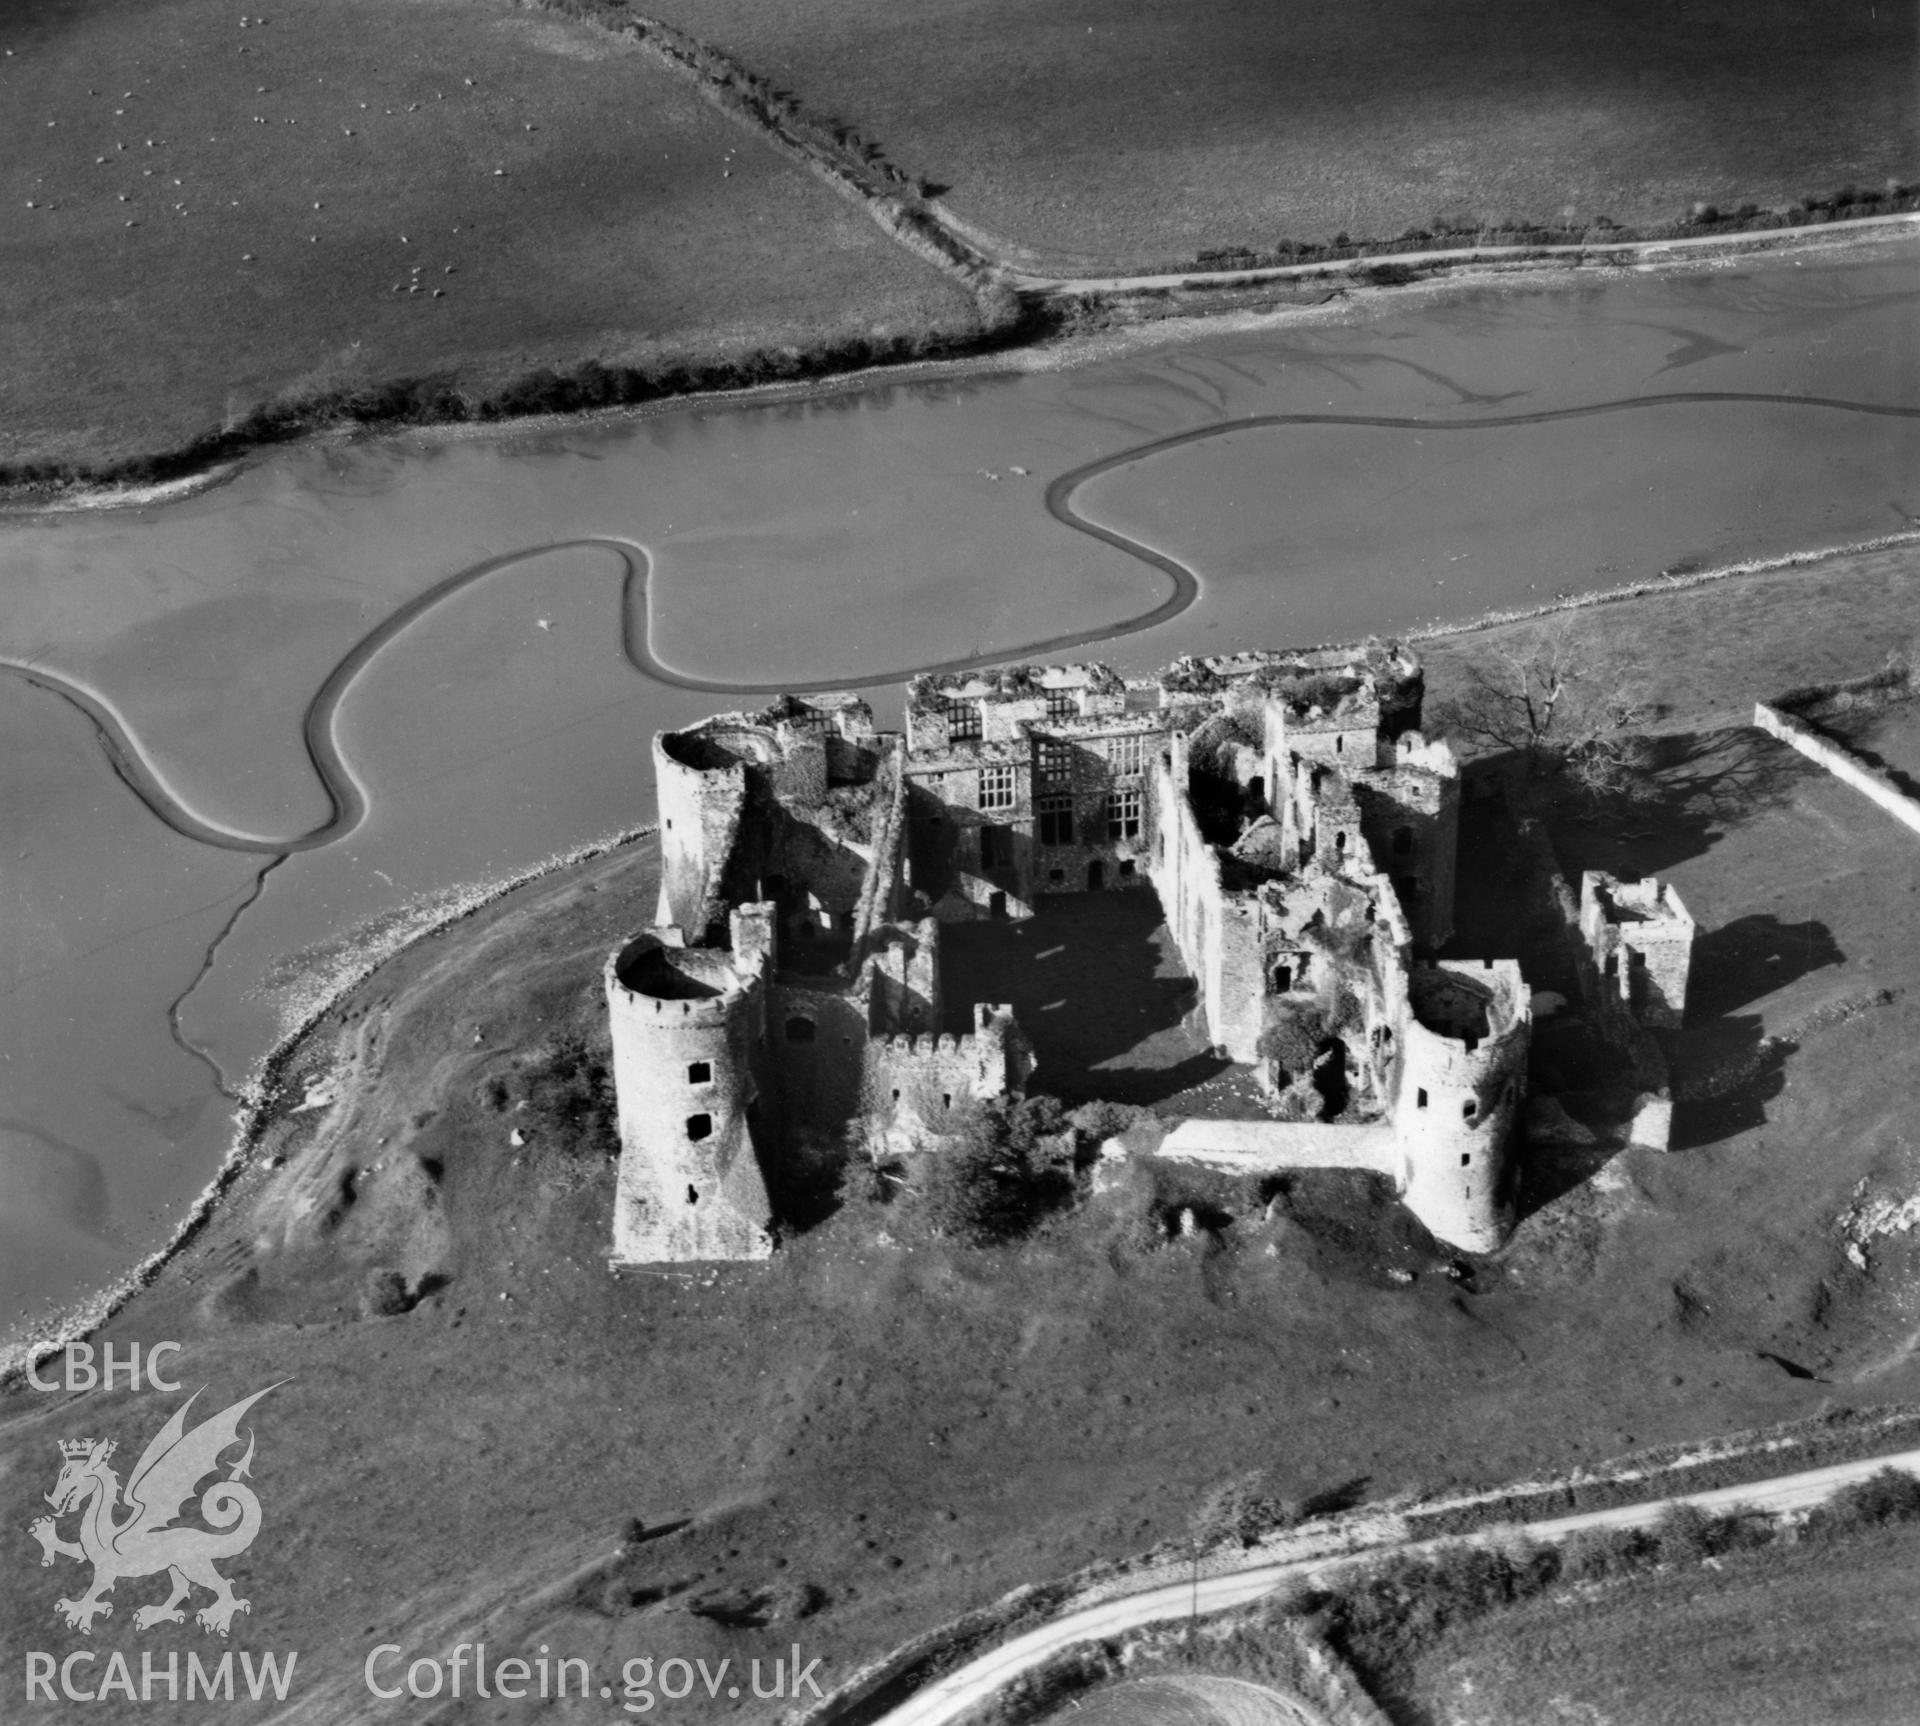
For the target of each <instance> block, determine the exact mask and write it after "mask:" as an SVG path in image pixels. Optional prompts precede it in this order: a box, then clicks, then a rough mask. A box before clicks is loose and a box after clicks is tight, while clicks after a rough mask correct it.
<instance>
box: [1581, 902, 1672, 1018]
mask: <svg viewBox="0 0 1920 1726" xmlns="http://www.w3.org/2000/svg"><path fill="white" fill-rule="evenodd" d="M1580 934H1581V937H1582V939H1583V940H1585V942H1586V944H1587V951H1588V952H1589V953H1590V954H1591V955H1592V956H1593V965H1594V970H1595V972H1596V974H1597V976H1598V979H1599V987H1600V990H1601V992H1602V993H1603V994H1605V995H1606V996H1608V997H1610V998H1612V999H1613V1000H1615V1001H1616V1002H1617V1003H1618V1005H1619V1006H1620V1007H1622V1008H1624V1009H1625V1010H1626V1014H1627V1016H1628V1017H1629V1018H1631V1019H1632V1020H1633V1021H1634V1022H1635V1023H1636V1024H1641V1025H1646V1026H1648V1027H1649V1028H1658V1029H1662V1030H1676V1029H1678V1028H1679V1026H1680V1024H1681V1022H1682V1020H1684V1019H1685V1018H1686V1013H1687V973H1688V971H1689V970H1690V969H1691V968H1692V965H1693V918H1692V917H1690V916H1689V915H1688V914H1687V908H1686V906H1684V905H1683V904H1681V903H1680V895H1679V894H1678V893H1676V892H1675V891H1674V890H1673V888H1672V887H1671V886H1670V885H1669V886H1662V885H1661V884H1660V883H1659V882H1658V881H1655V880H1653V879H1652V878H1651V877H1649V878H1648V879H1647V880H1644V881H1621V880H1618V879H1616V878H1615V877H1614V876H1612V875H1608V874H1606V873H1604V872H1603V871H1601V870H1599V869H1589V870H1588V871H1587V872H1586V873H1585V874H1584V875H1582V876H1581V877H1580Z"/></svg>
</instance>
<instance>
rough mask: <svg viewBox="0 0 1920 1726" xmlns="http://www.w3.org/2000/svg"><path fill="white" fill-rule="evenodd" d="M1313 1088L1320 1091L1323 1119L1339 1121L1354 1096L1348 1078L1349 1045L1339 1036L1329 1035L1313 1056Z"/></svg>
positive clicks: (1321, 1115)
mask: <svg viewBox="0 0 1920 1726" xmlns="http://www.w3.org/2000/svg"><path fill="white" fill-rule="evenodd" d="M1313 1088H1314V1089H1315V1090H1316V1091H1318V1092H1319V1093H1320V1118H1321V1120H1323V1121H1337V1120H1338V1119H1339V1118H1340V1116H1341V1114H1342V1113H1343V1112H1344V1111H1345V1110H1346V1106H1347V1102H1348V1099H1349V1098H1350V1097H1351V1096H1352V1087H1351V1085H1350V1083H1349V1081H1348V1078H1347V1045H1346V1044H1345V1043H1344V1042H1342V1041H1341V1040H1340V1039H1339V1038H1338V1037H1329V1038H1328V1039H1327V1040H1326V1041H1325V1042H1324V1043H1322V1044H1321V1045H1320V1051H1319V1053H1318V1054H1316V1055H1315V1056H1314V1057H1313Z"/></svg>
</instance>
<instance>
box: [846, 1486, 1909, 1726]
mask: <svg viewBox="0 0 1920 1726" xmlns="http://www.w3.org/2000/svg"><path fill="white" fill-rule="evenodd" d="M1886 1468H1897V1469H1901V1470H1903V1471H1905V1472H1907V1473H1909V1474H1920V1450H1904V1451H1899V1452H1895V1453H1894V1454H1892V1455H1888V1456H1876V1457H1867V1458H1863V1459H1861V1460H1859V1461H1855V1462H1842V1463H1833V1464H1830V1465H1828V1466H1827V1467H1824V1468H1815V1469H1807V1470H1804V1471H1802V1472H1799V1473H1796V1474H1786V1475H1778V1476H1775V1477H1774V1478H1772V1479H1770V1480H1758V1481H1752V1482H1749V1483H1747V1484H1745V1485H1742V1486H1723V1487H1714V1488H1711V1489H1709V1490H1707V1491H1704V1492H1691V1493H1679V1494H1675V1495H1673V1496H1671V1497H1667V1498H1656V1499H1650V1500H1648V1501H1646V1502H1644V1503H1641V1504H1625V1505H1616V1506H1613V1507H1612V1508H1610V1509H1606V1510H1592V1511H1584V1512H1580V1513H1578V1514H1576V1515H1572V1516H1562V1517H1555V1518H1553V1519H1551V1520H1547V1521H1540V1522H1526V1523H1500V1524H1495V1525H1492V1526H1490V1527H1488V1528H1485V1529H1482V1530H1479V1531H1477V1532H1475V1533H1472V1534H1462V1535H1450V1536H1446V1537H1443V1538H1440V1539H1429V1540H1406V1539H1399V1540H1395V1539H1392V1538H1386V1539H1382V1540H1379V1541H1377V1542H1375V1543H1373V1544H1371V1545H1368V1546H1364V1547H1361V1548H1358V1549H1355V1550H1351V1551H1347V1552H1342V1553H1338V1554H1335V1555H1331V1556H1320V1557H1310V1558H1294V1559H1283V1560H1281V1561H1279V1562H1273V1561H1268V1562H1265V1563H1254V1564H1249V1565H1245V1566H1243V1567H1241V1568H1239V1569H1235V1570H1229V1571H1225V1572H1221V1573H1218V1574H1215V1575H1212V1576H1207V1577H1202V1578H1199V1579H1198V1580H1195V1581H1182V1582H1174V1583H1170V1584H1163V1585H1161V1586H1159V1587H1155V1588H1150V1589H1146V1590H1143V1591H1141V1592H1139V1593H1137V1594H1127V1595H1122V1596H1120V1597H1118V1598H1116V1599H1111V1600H1103V1601H1101V1602H1099V1603H1098V1604H1097V1605H1094V1606H1088V1607H1083V1608H1081V1609H1080V1610H1078V1611H1075V1612H1070V1613H1067V1614H1066V1615H1065V1616H1063V1617H1060V1618H1056V1619H1055V1620H1053V1622H1052V1623H1050V1624H1045V1625H1042V1626H1041V1627H1040V1628H1039V1629H1037V1630H1030V1631H1027V1632H1026V1633H1025V1634H1023V1635H1020V1636H1017V1637H1014V1638H1013V1639H1012V1640H1011V1641H1008V1642H1005V1643H1002V1644H1001V1645H1000V1646H999V1647H997V1648H994V1649H992V1650H990V1651H989V1652H987V1653H985V1654H982V1655H979V1656H978V1657H976V1658H975V1659H973V1660H970V1661H968V1662H967V1663H966V1664H965V1665H963V1666H961V1667H960V1668H958V1669H957V1670H956V1671H954V1672H952V1673H949V1674H948V1675H947V1676H945V1677H943V1678H940V1679H937V1680H936V1681H934V1682H933V1683H932V1684H929V1685H928V1686H926V1687H925V1688H924V1689H922V1690H920V1691H919V1692H918V1693H916V1694H915V1695H914V1696H912V1697H910V1698H909V1699H908V1700H906V1701H904V1702H902V1703H900V1704H899V1705H898V1706H896V1707H893V1708H890V1709H888V1710H886V1711H885V1712H884V1713H880V1714H871V1713H868V1712H867V1711H866V1710H864V1709H861V1708H860V1707H859V1704H858V1702H857V1701H854V1702H850V1703H849V1704H847V1705H844V1706H843V1705H840V1704H838V1703H837V1702H836V1701H835V1700H829V1702H828V1703H827V1705H826V1706H825V1707H824V1708H822V1709H820V1710H817V1711H816V1712H815V1713H814V1715H813V1716H812V1719H811V1722H810V1726H833V1723H834V1722H836V1721H839V1720H852V1719H856V1718H857V1719H859V1720H860V1721H861V1722H863V1726H948V1723H950V1722H954V1721H958V1720H960V1719H962V1718H964V1717H966V1716H968V1715H969V1714H971V1713H972V1712H973V1711H974V1710H975V1709H978V1708H980V1707H981V1706H983V1705H984V1704H986V1703H988V1702H989V1701H990V1700H991V1698H992V1697H993V1696H994V1695H995V1694H996V1693H998V1692H999V1691H1001V1690H1003V1689H1004V1688H1005V1687H1006V1686H1007V1685H1008V1684H1010V1683H1011V1682H1012V1681H1013V1680H1014V1679H1016V1678H1018V1677H1020V1676H1022V1675H1023V1674H1025V1673H1028V1672H1032V1671H1033V1670H1035V1669H1036V1668H1038V1667H1040V1666H1042V1665H1044V1664H1045V1663H1046V1662H1048V1661H1049V1660H1052V1659H1054V1658H1055V1657H1057V1656H1058V1655H1060V1654H1062V1653H1064V1652H1066V1651H1067V1650H1068V1649H1070V1648H1074V1647H1076V1646H1079V1645H1081V1644H1084V1643H1089V1642H1097V1641H1101V1640H1105V1639H1108V1638H1112V1637H1115V1636H1120V1635H1124V1634H1126V1633H1127V1632H1129V1631H1133V1630H1138V1629H1141V1628H1143V1627H1144V1626H1146V1625H1149V1624H1156V1623H1165V1622H1168V1621H1175V1620H1179V1619H1182V1618H1186V1617H1189V1616H1193V1617H1198V1616H1200V1615H1202V1614H1208V1615H1211V1614H1213V1613H1216V1612H1227V1611H1232V1610H1234V1609H1236V1608H1244V1607H1248V1606H1253V1605H1256V1604H1258V1603H1259V1602H1260V1601H1261V1600H1263V1599H1266V1598H1267V1597H1269V1596H1271V1595H1272V1594H1274V1593H1275V1592H1277V1591H1278V1590H1279V1589H1281V1588H1283V1587H1286V1586H1288V1585H1289V1584H1297V1583H1302V1582H1328V1581H1334V1580H1337V1579H1338V1578H1339V1577H1341V1576H1342V1575H1343V1574H1345V1573H1348V1572H1351V1571H1354V1570H1358V1569H1361V1568H1363V1567H1364V1566H1366V1565H1369V1564H1374V1563H1377V1562H1379V1561H1380V1560H1381V1559H1384V1558H1396V1557H1423V1556H1430V1555H1432V1554H1434V1553H1437V1552H1440V1551H1442V1550H1445V1549H1447V1548H1450V1547H1459V1546H1468V1545H1471V1546H1498V1545H1502V1544H1511V1543H1512V1542H1513V1541H1514V1540H1515V1539H1517V1538H1525V1539H1528V1540H1532V1541H1536V1542H1548V1543H1558V1542H1560V1541H1564V1540H1568V1539H1571V1538H1572V1537H1573V1536H1575V1535H1578V1534H1584V1533H1587V1532H1589V1531H1592V1530H1598V1529H1628V1528H1649V1527H1652V1526H1654V1525H1655V1524H1657V1523H1658V1522H1659V1521H1660V1519H1661V1518H1662V1517H1663V1516H1665V1515H1666V1514H1667V1513H1668V1512H1669V1511H1670V1510H1672V1509H1674V1508H1675V1507H1676V1506H1679V1505H1692V1506H1695V1507H1697V1508H1698V1509H1700V1510H1702V1511H1705V1512H1708V1513H1709V1514H1720V1515H1725V1514H1727V1513H1729V1512H1731V1511H1732V1510H1734V1509H1736V1508H1741V1509H1748V1510H1757V1511H1766V1512H1770V1513H1773V1514H1776V1515H1779V1514H1793V1513H1798V1512H1803V1511H1806V1510H1810V1509H1812V1508H1813V1507H1814V1506H1816V1505H1818V1504H1821V1503H1824V1502H1825V1501H1826V1500H1827V1499H1829V1498H1830V1497H1832V1496H1833V1494H1834V1493H1835V1492H1837V1491H1839V1490H1840V1489H1841V1488H1842V1487H1845V1486H1849V1485H1852V1484H1854V1483H1856V1482H1859V1481H1862V1480H1865V1479H1867V1478H1868V1477H1869V1476H1871V1475H1873V1474H1876V1473H1878V1472H1879V1471H1880V1470H1882V1469H1886Z"/></svg>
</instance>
